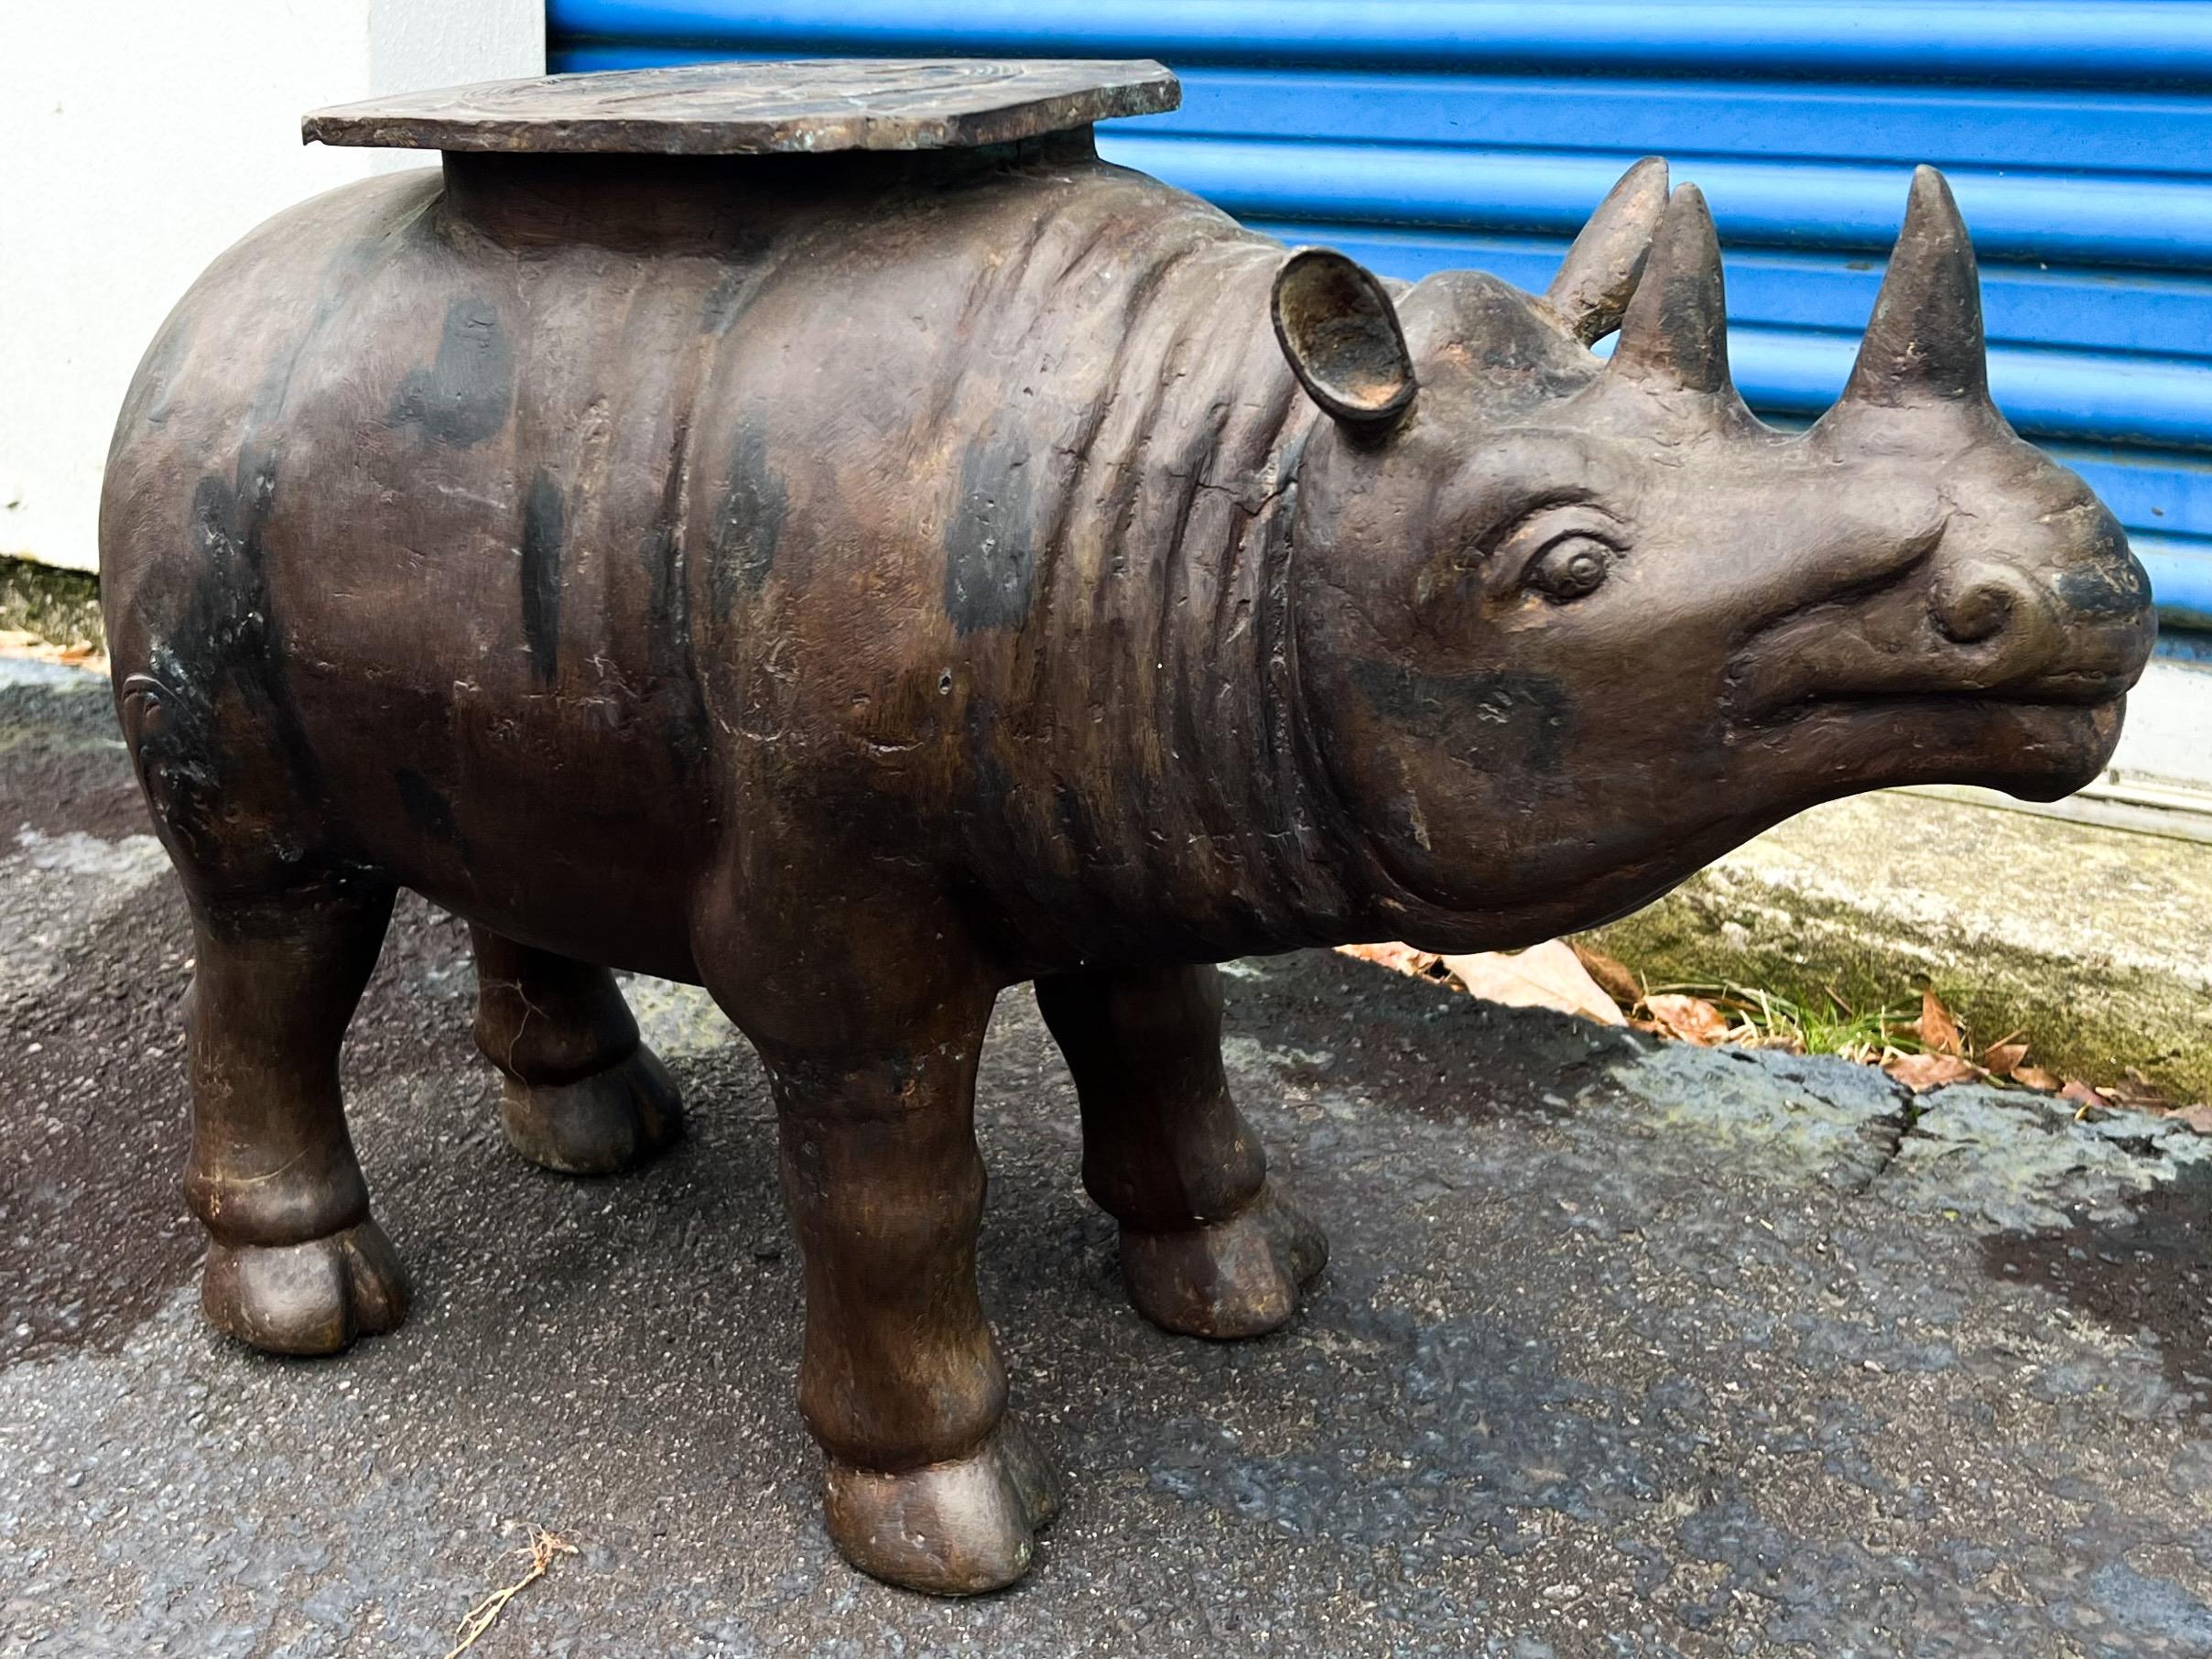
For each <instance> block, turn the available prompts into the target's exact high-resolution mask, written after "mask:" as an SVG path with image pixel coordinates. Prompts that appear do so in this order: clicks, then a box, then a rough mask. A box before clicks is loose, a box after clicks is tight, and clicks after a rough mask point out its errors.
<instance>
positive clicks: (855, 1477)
mask: <svg viewBox="0 0 2212 1659" xmlns="http://www.w3.org/2000/svg"><path fill="white" fill-rule="evenodd" d="M827 1486H828V1490H827V1492H826V1497H827V1500H828V1520H829V1523H830V1541H831V1542H832V1543H834V1544H835V1545H837V1547H838V1552H839V1553H840V1555H842V1556H844V1557H845V1559H846V1560H848V1561H850V1562H851V1563H852V1565H853V1566H855V1567H859V1568H860V1569H861V1571H862V1572H863V1573H866V1574H868V1575H869V1576H870V1577H871V1578H881V1579H883V1580H884V1582H885V1583H887V1584H896V1585H902V1586H904V1587H905V1589H915V1590H923V1591H926V1592H927V1593H928V1594H930V1595H932V1596H980V1595H982V1594H984V1593H986V1592H987V1591H990V1590H995V1589H1005V1588H1006V1587H1007V1586H1008V1585H1010V1584H1012V1583H1014V1581H1015V1580H1016V1579H1018V1578H1021V1577H1022V1575H1023V1574H1025V1573H1026V1572H1027V1571H1028V1570H1029V1567H1030V1564H1031V1562H1033V1561H1034V1560H1035V1559H1036V1534H1038V1533H1040V1532H1042V1531H1043V1530H1044V1529H1045V1527H1046V1524H1048V1523H1050V1522H1051V1520H1052V1518H1053V1516H1054V1515H1056V1514H1057V1513H1059V1507H1060V1492H1059V1482H1058V1480H1057V1479H1056V1478H1055V1477H1054V1475H1053V1472H1052V1470H1051V1469H1050V1467H1049V1466H1047V1465H1046V1462H1045V1460H1044V1458H1041V1457H1040V1456H1038V1454H1037V1450H1036V1447H1035V1446H1034V1445H1033V1444H1031V1442H1030V1439H1029V1436H1028V1433H1027V1431H1025V1429H1024V1428H1023V1427H1022V1426H1021V1425H1020V1424H1019V1423H1017V1422H1016V1421H1015V1420H1014V1418H1013V1417H1012V1416H1008V1417H1005V1418H1003V1419H1002V1420H1001V1422H1000V1424H999V1426H998V1427H997V1428H996V1429H994V1430H992V1435H991V1437H990V1438H989V1439H987V1440H985V1441H984V1442H983V1444H982V1445H981V1446H980V1447H978V1448H976V1449H975V1450H974V1451H972V1452H970V1453H969V1454H968V1455H967V1456H966V1457H964V1458H954V1459H953V1460H952V1461H950V1462H949V1463H932V1464H929V1465H927V1467H925V1468H922V1469H910V1470H908V1471H907V1472H906V1473H905V1474H898V1475H884V1474H876V1473H873V1471H871V1470H868V1469H854V1468H851V1466H850V1465H847V1464H843V1463H840V1462H839V1461H838V1460H837V1459H836V1458H831V1459H830V1475H829V1480H828V1483H827Z"/></svg>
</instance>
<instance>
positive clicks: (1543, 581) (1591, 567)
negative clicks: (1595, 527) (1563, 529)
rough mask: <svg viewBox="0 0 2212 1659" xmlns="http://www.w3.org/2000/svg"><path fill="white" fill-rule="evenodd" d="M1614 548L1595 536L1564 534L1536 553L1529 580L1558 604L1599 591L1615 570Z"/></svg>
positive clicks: (1529, 570) (1532, 585) (1529, 582)
mask: <svg viewBox="0 0 2212 1659" xmlns="http://www.w3.org/2000/svg"><path fill="white" fill-rule="evenodd" d="M1612 562H1613V549H1612V548H1610V546H1608V545H1607V544H1606V543H1604V542H1602V541H1599V539H1598V538H1597V537H1595V536H1562V537H1560V538H1559V539H1558V540H1557V541H1556V542H1554V543H1552V545H1551V546H1550V547H1548V548H1545V549H1544V551H1543V552H1541V553H1539V554H1538V555H1536V557H1535V558H1534V560H1533V561H1531V563H1530V565H1529V567H1528V575H1527V578H1526V580H1527V583H1528V585H1529V586H1530V587H1532V588H1534V589H1535V591H1537V592H1539V593H1541V594H1543V595H1544V597H1545V598H1546V599H1548V600H1550V601H1551V602H1552V603H1554V604H1556V605H1563V604H1566V603H1567V602H1568V601H1569V600H1576V599H1580V598H1582V597H1583V595H1585V594H1587V593H1595V592H1596V591H1598V589H1599V586H1600V585H1602V584H1603V582H1604V580H1605V573H1606V571H1607V570H1608V569H1611V567H1612Z"/></svg>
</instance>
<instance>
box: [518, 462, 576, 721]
mask: <svg viewBox="0 0 2212 1659" xmlns="http://www.w3.org/2000/svg"><path fill="white" fill-rule="evenodd" d="M566 518H567V508H566V505H565V504H564V503H563V502H562V500H561V493H560V486H559V485H558V484H557V483H554V482H553V475H552V474H551V473H550V472H547V471H546V470H545V468H543V467H540V468H538V469H537V474H536V475H535V476H534V477H533V478H532V479H531V480H530V493H529V495H528V496H527V497H526V499H525V500H524V502H523V508H522V640H523V645H524V647H525V648H526V650H527V651H528V652H529V654H530V672H531V674H532V675H533V676H534V677H535V678H537V681H538V683H539V684H541V685H544V684H547V683H549V682H550V681H551V680H552V678H553V674H554V670H555V669H556V668H557V667H558V666H559V655H560V544H561V534H562V527H563V523H564V520H565V519H566Z"/></svg>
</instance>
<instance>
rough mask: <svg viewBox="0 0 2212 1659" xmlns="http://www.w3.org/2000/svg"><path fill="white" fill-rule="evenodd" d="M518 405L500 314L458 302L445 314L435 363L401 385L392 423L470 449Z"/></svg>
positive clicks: (485, 304) (485, 305)
mask: <svg viewBox="0 0 2212 1659" xmlns="http://www.w3.org/2000/svg"><path fill="white" fill-rule="evenodd" d="M514 402H515V350H514V347H513V346H511V345H510V344H509V343H508V342H507V337H506V334H505V333H504V331H502V330H501V328H500V326H499V312H498V309H496V308H495V307H494V306H493V304H492V303H491V301H489V300H487V299H456V300H455V301H454V302H453V303H452V305H451V306H450V307H448V308H447V310H446V323H445V331H444V332H443V333H442V334H441V335H439V341H438V356H437V359H436V361H435V362H433V363H431V365H430V366H429V367H428V368H427V369H417V370H415V371H414V372H413V373H412V374H409V375H408V376H407V378H406V379H405V380H403V381H401V382H400V383H399V391H398V394H397V395H396V396H395V397H394V398H393V399H392V412H391V420H392V424H393V425H394V426H414V427H419V428H421V429H422V431H423V432H424V433H425V434H426V435H427V436H428V437H430V438H431V439H435V440H436V441H438V442H439V443H447V444H452V445H454V446H455V447H456V448H459V449H463V450H465V449H467V448H468V447H469V446H470V445H472V444H478V443H482V442H483V440H484V439H487V438H490V437H491V436H492V435H493V433H495V432H497V431H498V430H499V429H500V428H502V427H504V426H505V425H506V424H507V413H508V411H509V410H510V409H511V408H512V407H514Z"/></svg>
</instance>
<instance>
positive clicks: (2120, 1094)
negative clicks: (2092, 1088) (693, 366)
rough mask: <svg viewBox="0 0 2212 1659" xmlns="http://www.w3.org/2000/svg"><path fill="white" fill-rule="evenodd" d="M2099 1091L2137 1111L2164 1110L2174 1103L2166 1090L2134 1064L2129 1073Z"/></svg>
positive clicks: (2107, 1097)
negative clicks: (2107, 1087) (2109, 1086)
mask: <svg viewBox="0 0 2212 1659" xmlns="http://www.w3.org/2000/svg"><path fill="white" fill-rule="evenodd" d="M2098 1093H2100V1094H2102V1095H2103V1096H2105V1098H2106V1099H2108V1100H2109V1101H2114V1102H2115V1103H2117V1104H2119V1105H2121V1106H2128V1107H2132V1108H2133V1109H2134V1110H2135V1111H2164V1110H2165V1109H2166V1108H2167V1107H2169V1106H2171V1105H2172V1104H2173V1103H2174V1102H2173V1101H2171V1100H2169V1099H2168V1098H2167V1097H2166V1092H2165V1090H2163V1089H2161V1088H2159V1086H2158V1085H2157V1084H2156V1083H2153V1082H2152V1080H2151V1079H2149V1078H2147V1077H2145V1076H2144V1075H2143V1074H2142V1072H2140V1071H2138V1070H2136V1069H2135V1068H2134V1067H2132V1066H2131V1067H2129V1068H2128V1072H2127V1075H2126V1076H2125V1077H2123V1078H2122V1079H2120V1081H2119V1082H2117V1083H2115V1084H2114V1085H2113V1086H2112V1087H2111V1088H2109V1089H2103V1090H2098Z"/></svg>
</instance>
